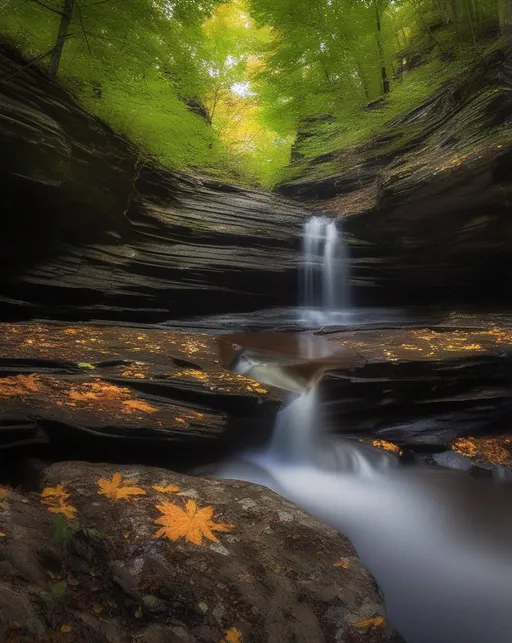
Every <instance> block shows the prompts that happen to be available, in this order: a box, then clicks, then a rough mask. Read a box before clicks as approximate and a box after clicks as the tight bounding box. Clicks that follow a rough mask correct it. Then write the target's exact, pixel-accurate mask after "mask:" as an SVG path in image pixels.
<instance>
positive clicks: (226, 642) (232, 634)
mask: <svg viewBox="0 0 512 643" xmlns="http://www.w3.org/2000/svg"><path fill="white" fill-rule="evenodd" d="M220 643H244V637H243V636H242V632H240V630H238V629H237V628H236V627H232V628H231V629H230V630H226V632H224V638H223V639H222V641H221V642H220Z"/></svg>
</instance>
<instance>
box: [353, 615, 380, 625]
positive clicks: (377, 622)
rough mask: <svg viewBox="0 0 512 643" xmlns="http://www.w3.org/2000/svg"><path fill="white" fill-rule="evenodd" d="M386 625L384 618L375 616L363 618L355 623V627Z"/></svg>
mask: <svg viewBox="0 0 512 643" xmlns="http://www.w3.org/2000/svg"><path fill="white" fill-rule="evenodd" d="M383 625H384V618H383V617H382V616H374V617H373V618H363V619H362V620H360V621H356V622H355V623H354V627H382V626H383Z"/></svg>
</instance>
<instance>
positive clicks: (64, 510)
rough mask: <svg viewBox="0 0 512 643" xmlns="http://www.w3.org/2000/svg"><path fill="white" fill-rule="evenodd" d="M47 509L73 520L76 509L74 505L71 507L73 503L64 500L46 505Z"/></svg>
mask: <svg viewBox="0 0 512 643" xmlns="http://www.w3.org/2000/svg"><path fill="white" fill-rule="evenodd" d="M48 511H49V512H50V513H52V514H62V515H63V516H65V517H66V518H67V519H68V520H73V519H74V518H75V514H76V513H77V511H78V510H77V508H76V507H73V505H68V504H66V503H65V502H59V503H58V504H55V505H53V506H51V507H48Z"/></svg>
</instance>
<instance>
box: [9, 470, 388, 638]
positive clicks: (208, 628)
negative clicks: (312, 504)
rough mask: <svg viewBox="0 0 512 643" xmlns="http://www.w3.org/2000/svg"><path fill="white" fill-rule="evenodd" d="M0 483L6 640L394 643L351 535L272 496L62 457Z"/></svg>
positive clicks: (242, 486) (231, 484)
mask: <svg viewBox="0 0 512 643" xmlns="http://www.w3.org/2000/svg"><path fill="white" fill-rule="evenodd" d="M39 485H40V492H41V493H40V494H38V493H29V494H23V493H22V492H19V491H15V490H10V489H1V490H0V492H1V494H2V495H1V504H0V530H1V533H0V553H1V554H0V560H1V563H0V564H1V565H2V569H3V573H2V579H1V581H0V593H1V595H2V606H1V608H0V609H1V619H0V628H1V629H0V631H1V635H2V638H3V640H5V641H8V642H12V643H14V642H15V641H26V642H27V643H29V642H33V641H34V642H35V641H38V642H39V641H48V642H51V643H53V642H59V643H60V642H61V641H68V640H75V641H95V642H96V641H97V642H98V643H102V642H105V643H106V642H107V641H108V642H112V641H119V642H122V643H125V642H128V641H144V642H147V643H160V642H162V643H163V642H164V641H165V643H169V642H176V643H181V642H182V641H183V642H185V643H192V642H196V643H213V642H214V643H217V642H218V643H222V642H225V641H227V642H236V643H242V642H243V643H257V642H259V641H276V642H277V641H283V643H285V642H292V641H295V642H297V641H300V642H303V643H311V642H312V641H315V642H318V643H323V642H325V643H328V642H329V641H334V640H344V641H350V642H351V643H363V642H365V643H378V642H379V643H380V642H384V641H389V642H391V641H397V640H398V639H397V638H396V637H395V636H394V635H393V634H392V633H391V632H389V631H387V628H386V625H385V620H384V609H383V604H382V598H381V596H380V595H379V593H378V591H377V589H376V587H375V584H374V581H373V580H372V578H371V576H370V575H369V574H368V572H367V571H366V570H365V569H364V568H363V567H362V565H361V563H360V562H359V560H358V558H357V556H356V554H355V552H354V550H353V548H352V546H351V545H350V543H349V542H348V541H347V539H346V538H344V537H343V536H341V535H339V534H338V533H336V532H335V531H334V530H332V529H330V528H328V527H326V526H324V525H322V524H321V523H319V522H318V521H316V520H315V519H313V518H311V517H309V516H307V515H306V514H304V513H303V512H302V511H300V510H299V509H297V508H296V507H295V506H294V505H292V504H291V503H289V502H287V501H285V500H284V499H282V498H280V497H279V496H277V495H275V494H274V493H272V492H271V491H269V490H268V489H265V488H263V487H259V486H256V485H251V484H248V483H243V482H236V481H222V482H220V481H215V480H206V479H198V478H190V477H188V476H183V475H179V474H175V473H171V472H169V471H167V470H164V469H156V468H151V467H135V466H129V467H112V466H111V465H101V464H95V465H93V464H87V463H83V462H72V463H71V462H64V463H60V464H58V465H53V466H52V467H50V468H48V469H46V470H45V471H43V472H42V474H41V476H40V479H39Z"/></svg>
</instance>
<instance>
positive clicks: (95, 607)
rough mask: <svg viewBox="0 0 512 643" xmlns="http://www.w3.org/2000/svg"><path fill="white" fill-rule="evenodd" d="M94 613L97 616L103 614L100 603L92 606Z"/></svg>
mask: <svg viewBox="0 0 512 643" xmlns="http://www.w3.org/2000/svg"><path fill="white" fill-rule="evenodd" d="M92 611H93V612H94V613H95V614H101V613H102V612H103V607H102V606H101V605H100V604H99V603H94V605H93V606H92Z"/></svg>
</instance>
